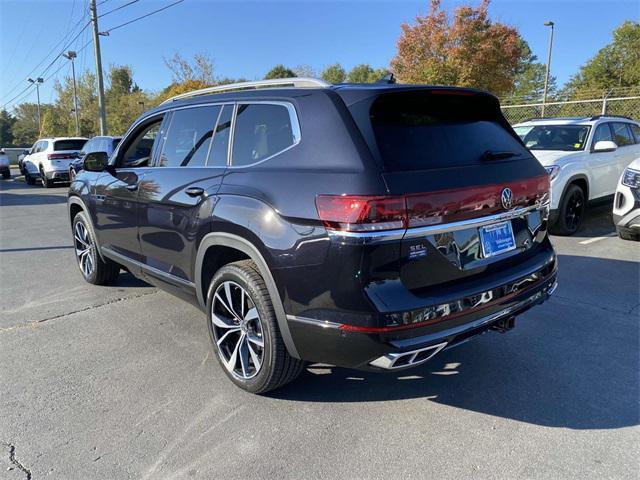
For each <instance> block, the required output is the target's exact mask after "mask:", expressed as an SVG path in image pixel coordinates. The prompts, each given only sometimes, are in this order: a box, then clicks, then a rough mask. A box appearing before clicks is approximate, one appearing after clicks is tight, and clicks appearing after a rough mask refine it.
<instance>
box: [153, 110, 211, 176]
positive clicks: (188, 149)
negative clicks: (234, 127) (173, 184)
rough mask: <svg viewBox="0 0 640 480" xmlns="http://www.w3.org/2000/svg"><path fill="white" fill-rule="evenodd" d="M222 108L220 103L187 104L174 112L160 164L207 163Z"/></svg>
mask: <svg viewBox="0 0 640 480" xmlns="http://www.w3.org/2000/svg"><path fill="white" fill-rule="evenodd" d="M219 112H220V107H219V106H213V107H197V108H186V109H183V110H176V111H175V112H173V118H172V120H171V125H170V126H169V132H168V134H167V139H166V141H165V142H164V148H163V149H162V154H161V155H160V162H159V166H160V167H186V166H189V167H202V166H204V165H205V164H206V163H207V154H208V153H209V144H210V143H211V136H212V135H213V127H214V125H215V123H216V119H217V118H218V113H219Z"/></svg>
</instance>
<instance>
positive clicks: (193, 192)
mask: <svg viewBox="0 0 640 480" xmlns="http://www.w3.org/2000/svg"><path fill="white" fill-rule="evenodd" d="M184 193H186V194H187V195H189V196H190V197H199V196H200V195H202V194H203V193H204V188H200V187H189V188H187V189H186V190H185V191H184Z"/></svg>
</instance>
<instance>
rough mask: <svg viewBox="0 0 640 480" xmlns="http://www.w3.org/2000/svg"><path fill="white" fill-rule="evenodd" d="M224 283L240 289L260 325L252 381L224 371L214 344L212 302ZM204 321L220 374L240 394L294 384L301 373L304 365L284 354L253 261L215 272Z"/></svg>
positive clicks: (235, 263) (246, 261) (266, 297)
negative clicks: (259, 346) (259, 347)
mask: <svg viewBox="0 0 640 480" xmlns="http://www.w3.org/2000/svg"><path fill="white" fill-rule="evenodd" d="M225 282H232V283H235V284H237V285H238V286H240V287H242V288H243V289H244V290H245V292H246V293H247V294H248V296H249V299H250V300H251V302H252V303H253V305H254V306H255V308H256V310H257V313H258V319H257V321H258V322H259V323H260V328H261V332H260V333H261V337H260V338H261V339H262V341H263V344H264V346H263V347H262V363H261V366H260V367H259V369H257V373H255V374H254V375H255V376H254V377H252V378H248V379H245V378H241V377H239V376H238V375H236V374H234V373H232V372H231V371H230V370H229V369H228V368H227V366H226V365H225V361H224V359H223V355H224V354H223V353H222V351H221V348H220V347H218V344H217V341H216V334H215V333H214V330H215V328H216V327H214V323H213V320H212V316H213V306H214V304H213V302H214V296H215V293H216V290H217V289H218V287H221V286H222V285H223V284H224V283H225ZM247 308H248V307H247ZM207 319H208V322H207V323H208V327H209V335H210V337H211V341H212V344H213V349H214V350H215V352H216V356H217V357H218V361H219V362H220V366H221V367H222V370H223V371H224V373H225V374H226V375H227V377H229V379H230V380H231V381H232V382H233V383H234V384H236V385H237V386H238V387H240V388H242V389H243V390H246V391H247V392H251V393H257V394H260V393H265V392H268V391H271V390H275V389H277V388H280V387H282V386H283V385H286V384H287V383H289V382H292V381H293V380H295V379H296V378H297V377H298V376H299V375H300V373H301V372H302V371H303V370H304V362H303V361H302V360H298V359H295V358H293V357H291V356H290V355H289V353H288V352H287V349H286V347H285V345H284V341H283V340H282V336H281V335H280V330H279V328H278V321H277V319H276V314H275V311H274V309H273V304H272V302H271V297H270V296H269V291H268V290H267V286H266V284H265V282H264V279H263V278H262V276H261V275H260V272H259V270H258V267H257V266H256V264H255V263H254V262H253V261H251V260H242V261H239V262H234V263H230V264H228V265H225V266H224V267H222V268H221V269H220V270H218V271H217V272H216V274H215V275H214V276H213V279H212V280H211V284H210V285H209V291H208V292H207ZM238 334H240V332H238ZM254 365H255V363H254Z"/></svg>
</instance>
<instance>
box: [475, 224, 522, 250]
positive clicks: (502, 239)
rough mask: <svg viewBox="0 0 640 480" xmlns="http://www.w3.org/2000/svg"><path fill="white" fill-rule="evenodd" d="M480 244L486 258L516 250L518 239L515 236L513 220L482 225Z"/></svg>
mask: <svg viewBox="0 0 640 480" xmlns="http://www.w3.org/2000/svg"><path fill="white" fill-rule="evenodd" d="M480 245H481V246H482V254H483V255H484V258H490V257H495V256H496V255H501V254H503V253H507V252H510V251H511V250H515V248H516V241H515V238H514V236H513V226H512V225H511V220H507V221H505V222H498V223H492V224H491V225H485V226H483V227H480Z"/></svg>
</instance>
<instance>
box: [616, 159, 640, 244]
mask: <svg viewBox="0 0 640 480" xmlns="http://www.w3.org/2000/svg"><path fill="white" fill-rule="evenodd" d="M613 223H615V225H616V230H617V231H618V236H619V237H620V238H622V239H624V240H636V241H638V240H640V157H638V158H636V159H635V160H634V161H633V162H631V164H630V165H629V166H628V167H627V168H626V169H625V170H624V172H623V173H622V176H621V177H620V181H619V182H618V189H617V190H616V196H615V199H614V200H613Z"/></svg>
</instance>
